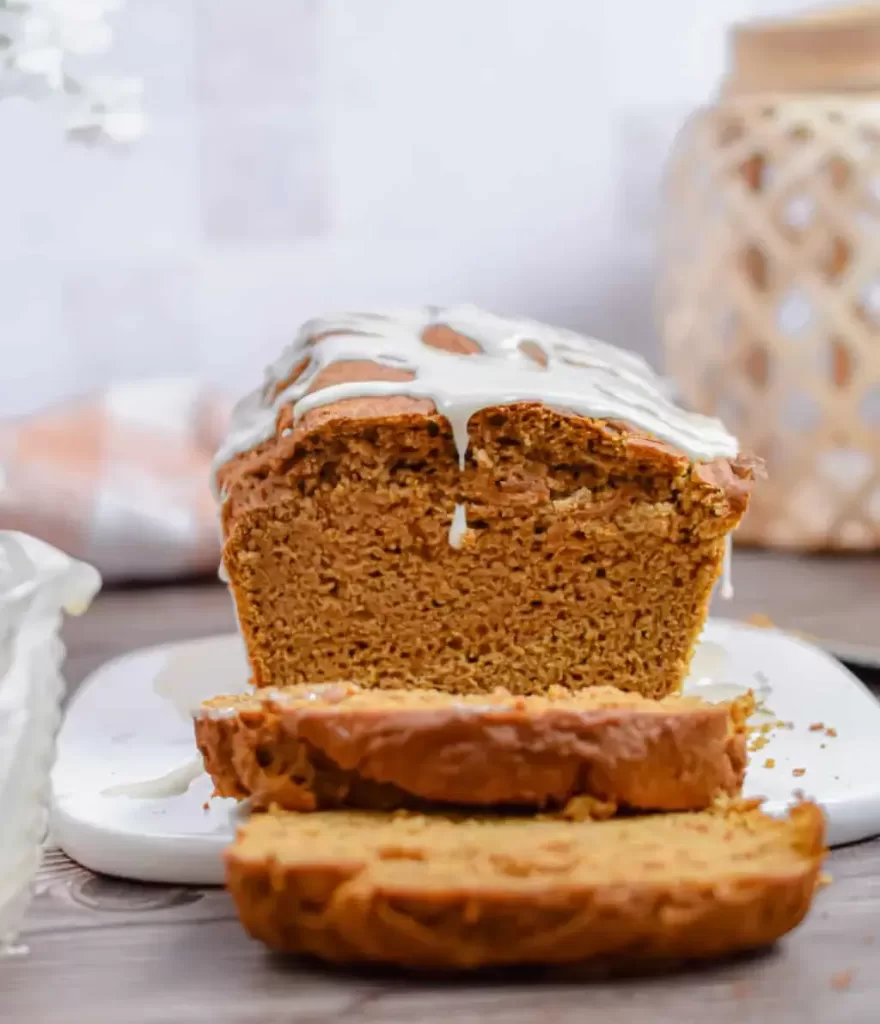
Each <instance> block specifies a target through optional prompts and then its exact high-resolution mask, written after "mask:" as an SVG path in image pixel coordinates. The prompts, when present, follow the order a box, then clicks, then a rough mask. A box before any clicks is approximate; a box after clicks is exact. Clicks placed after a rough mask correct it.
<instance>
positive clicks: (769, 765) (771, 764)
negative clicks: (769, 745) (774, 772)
mask: <svg viewBox="0 0 880 1024" xmlns="http://www.w3.org/2000/svg"><path fill="white" fill-rule="evenodd" d="M764 767H765V768H775V767H776V759H775V758H773V757H768V758H767V760H766V761H765V762H764Z"/></svg>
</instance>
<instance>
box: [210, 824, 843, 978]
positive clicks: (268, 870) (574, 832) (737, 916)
mask: <svg viewBox="0 0 880 1024" xmlns="http://www.w3.org/2000/svg"><path fill="white" fill-rule="evenodd" d="M823 833H824V824H823V816H822V812H821V811H820V810H819V808H818V807H816V806H815V805H812V804H802V805H800V806H798V807H795V808H794V809H793V810H792V811H791V812H790V815H789V817H788V818H785V819H771V818H769V817H767V816H765V815H763V814H761V812H760V811H758V810H755V809H751V810H749V809H740V808H735V807H734V808H729V809H727V811H726V812H720V813H712V812H703V813H700V814H692V815H659V816H650V817H647V818H633V819H629V820H626V819H613V820H611V821H605V822H594V821H587V822H559V821H532V822H522V821H520V820H511V819H506V820H505V819H496V820H489V819H484V820H482V821H481V820H473V819H472V820H468V821H450V820H444V819H439V820H438V819H431V818H420V817H415V818H412V817H407V816H400V815H397V816H388V815H381V814H374V815H369V814H361V815H351V814H346V813H345V812H334V813H328V814H315V815H279V816H273V815H258V816H256V817H255V818H254V819H252V821H251V822H250V823H249V824H248V825H246V826H245V827H244V828H243V829H242V831H241V832H240V835H239V838H238V840H237V841H236V844H235V845H234V846H233V847H232V848H231V849H230V850H229V851H228V852H227V854H226V879H227V885H228V888H229V891H230V892H231V894H232V897H233V899H234V901H235V904H236V907H237V909H238V912H239V915H240V917H241V920H242V922H243V924H244V926H245V928H246V929H247V931H248V932H249V933H250V934H251V936H253V937H254V938H256V939H259V940H260V941H262V942H264V943H266V944H267V945H268V946H270V947H271V948H273V949H276V950H281V951H284V952H289V953H309V954H313V955H317V956H319V957H322V958H324V959H327V960H332V961H341V962H385V963H391V964H395V965H399V966H403V967H407V968H411V969H445V968H455V969H469V968H476V967H483V966H491V965H502V964H570V963H580V962H585V961H587V962H600V963H602V964H603V965H604V966H605V967H606V968H608V969H612V970H613V969H620V968H626V967H632V966H635V965H637V964H649V963H651V962H652V961H661V962H666V961H677V960H691V959H704V958H709V957H718V956H723V955H726V954H730V953H734V952H738V951H742V950H749V949H754V948H759V947H761V946H765V945H767V944H769V943H772V942H774V941H776V940H777V939H778V938H780V937H781V936H782V935H784V934H785V933H787V932H788V931H790V930H791V929H792V928H794V927H796V926H797V925H798V924H799V923H800V921H801V920H802V919H803V917H804V916H805V915H806V913H807V911H808V909H809V907H810V904H811V901H812V898H813V895H814V892H815V890H816V888H817V882H818V879H819V873H820V868H821V864H822V860H823V857H824V853H825V850H824V840H823Z"/></svg>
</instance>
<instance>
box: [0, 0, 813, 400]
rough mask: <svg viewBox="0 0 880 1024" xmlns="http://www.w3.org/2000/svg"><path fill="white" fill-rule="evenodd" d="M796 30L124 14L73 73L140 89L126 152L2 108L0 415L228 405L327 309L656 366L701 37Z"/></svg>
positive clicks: (582, 1) (609, 2)
mask: <svg viewBox="0 0 880 1024" xmlns="http://www.w3.org/2000/svg"><path fill="white" fill-rule="evenodd" d="M89 2H90V0H80V3H84V4H87V3H89ZM0 6H2V5H0ZM802 6H803V4H800V5H798V4H796V3H793V2H788V0H712V2H706V0H665V2H663V3H656V2H655V0H442V2H441V0H248V2H246V3H241V2H236V0H127V2H125V3H123V4H121V5H120V7H119V10H118V11H116V12H113V11H111V12H110V14H109V15H108V17H107V23H108V24H109V25H110V26H111V28H112V30H113V41H112V45H110V46H109V48H108V49H107V50H106V52H105V53H102V54H101V55H100V56H97V57H95V58H94V59H92V60H90V65H91V66H92V68H93V70H95V71H99V72H101V73H105V74H109V73H117V72H118V73H120V74H124V75H126V76H136V77H140V78H142V80H143V106H144V108H145V111H146V114H147V117H148V124H147V126H146V130H145V132H144V134H143V137H142V138H141V139H139V140H138V141H137V142H136V143H134V144H132V145H131V146H130V147H126V148H123V149H117V150H114V149H110V150H108V149H107V148H106V147H96V148H90V147H88V146H83V145H79V144H76V143H71V142H69V141H66V140H65V136H64V133H63V130H62V128H61V127H60V126H59V117H58V112H57V110H55V109H54V107H53V106H52V105H51V104H49V103H39V104H34V103H30V102H26V101H23V100H19V99H7V100H6V101H5V102H0V139H2V147H0V154H2V157H0V195H2V196H3V214H2V219H0V224H2V228H0V357H2V365H3V372H2V374H0V413H2V414H5V415H17V414H22V413H28V412H31V411H33V410H35V409H38V408H40V407H42V406H45V405H46V404H47V403H52V402H55V401H57V400H58V399H60V398H63V397H68V396H71V395H77V394H82V393H84V392H87V391H89V390H92V389H95V388H97V387H101V386H103V385H105V384H107V383H108V382H109V381H110V380H111V379H113V378H118V377H131V376H139V375H144V374H183V373H198V374H200V375H204V376H205V378H207V379H208V380H210V381H211V382H213V383H216V384H217V385H219V386H220V387H221V388H223V389H228V390H231V391H232V392H233V393H237V392H239V391H240V390H241V388H242V384H243V383H250V382H256V381H257V380H258V377H259V375H260V373H261V370H262V365H263V363H265V362H266V361H267V360H269V359H270V358H272V357H273V356H274V354H276V352H277V350H278V348H279V346H280V345H281V344H282V343H284V342H285V341H286V340H287V339H289V338H290V336H291V333H292V331H293V330H294V329H295V327H296V325H297V324H298V323H299V322H300V321H301V320H303V319H305V318H307V317H309V316H312V315H315V313H316V312H317V311H320V310H326V309H334V308H339V307H346V306H363V305H382V304H387V303H392V304H394V305H401V304H410V303H417V304H420V303H423V302H425V301H431V302H436V303H444V302H447V301H460V300H468V301H473V302H476V303H479V304H483V305H486V306H488V307H490V308H493V309H497V310H498V311H502V312H507V311H509V312H516V313H526V314H530V315H533V316H536V317H538V318H543V319H548V320H550V321H551V322H558V323H561V324H564V325H568V326H572V327H576V328H582V329H584V330H587V331H591V332H594V333H596V334H598V335H601V336H603V337H606V338H608V339H610V340H612V341H616V342H620V343H623V344H625V345H628V346H630V347H633V348H637V349H640V350H641V351H643V352H645V353H646V354H648V355H649V356H650V357H652V358H656V356H657V331H656V324H655V318H654V312H653V306H652V286H653V277H654V256H655V243H656V235H657V223H656V214H657V204H658V196H659V188H658V186H659V181H660V176H661V171H662V168H663V164H664V161H665V159H666V154H667V151H668V149H669V146H670V143H671V141H672V139H673V136H674V134H675V132H676V130H677V129H678V128H679V126H680V125H681V123H682V121H683V120H684V119H685V117H686V116H687V114H688V113H689V111H690V110H691V109H693V108H694V107H696V106H698V105H700V104H704V103H707V102H708V101H710V99H711V98H712V96H713V94H714V93H715V91H716V90H717V87H718V84H719V81H720V78H721V75H722V72H723V69H724V53H725V30H726V28H727V26H728V25H729V24H730V23H731V22H733V21H738V20H741V19H746V18H750V17H753V16H757V15H775V14H784V13H788V12H791V11H794V10H797V9H798V8H799V7H802Z"/></svg>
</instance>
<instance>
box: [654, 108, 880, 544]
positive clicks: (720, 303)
mask: <svg viewBox="0 0 880 1024" xmlns="http://www.w3.org/2000/svg"><path fill="white" fill-rule="evenodd" d="M660 267H661V271H660V282H659V292H658V298H659V314H660V321H661V330H662V334H663V339H664V344H665V348H666V356H667V362H668V368H669V371H670V372H671V374H672V375H673V376H674V377H675V378H676V379H677V381H678V383H679V385H680V388H681V393H682V395H683V397H684V399H685V401H686V402H687V403H688V404H690V405H691V406H692V407H693V408H695V409H698V410H699V411H701V412H706V413H711V414H713V415H716V416H720V417H721V418H722V419H723V420H724V421H725V423H726V425H727V427H728V428H729V429H731V430H732V431H733V432H735V433H736V434H737V436H738V437H739V439H740V443H741V446H742V449H743V450H744V451H751V452H755V453H757V454H759V455H761V456H763V458H765V459H766V461H767V467H768V474H769V477H768V479H767V480H766V481H763V482H762V483H761V484H760V485H759V486H758V487H757V488H756V491H755V495H754V498H753V501H752V506H751V508H750V510H749V513H748V515H747V516H746V518H745V520H744V521H743V524H742V526H741V528H740V531H739V533H738V535H737V536H738V539H739V540H745V541H749V542H752V543H757V544H764V545H769V546H774V547H786V548H803V549H842V550H872V549H875V550H880V104H878V103H877V101H876V100H870V101H868V100H865V99H859V98H855V97H854V98H851V99H850V98H846V97H839V98H837V97H835V98H825V97H823V98H808V97H785V98H781V99H778V100H769V101H768V99H767V98H766V97H764V98H761V99H754V98H752V99H730V100H726V101H724V102H723V103H722V105H721V106H719V107H718V108H716V109H713V110H709V111H703V112H701V113H699V114H697V115H696V116H695V117H694V118H692V119H691V121H689V122H688V124H687V125H686V126H685V128H684V129H683V131H682V133H681V135H680V136H679V139H678V142H677V145H676V148H675V150H674V152H673V156H672V159H671V163H670V167H669V172H668V180H667V203H666V208H665V215H664V225H663V238H662V245H661V260H660Z"/></svg>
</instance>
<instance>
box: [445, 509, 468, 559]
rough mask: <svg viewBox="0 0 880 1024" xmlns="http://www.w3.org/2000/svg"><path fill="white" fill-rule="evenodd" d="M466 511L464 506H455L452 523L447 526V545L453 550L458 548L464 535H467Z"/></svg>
mask: <svg viewBox="0 0 880 1024" xmlns="http://www.w3.org/2000/svg"><path fill="white" fill-rule="evenodd" d="M467 528H468V524H467V509H466V508H465V507H464V505H456V506H455V511H454V512H453V513H452V522H451V523H450V525H449V545H450V547H453V548H460V547H461V542H462V541H463V540H464V535H465V534H466V533H467Z"/></svg>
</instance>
